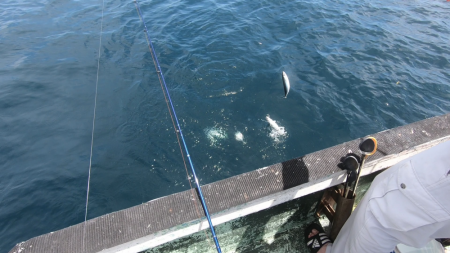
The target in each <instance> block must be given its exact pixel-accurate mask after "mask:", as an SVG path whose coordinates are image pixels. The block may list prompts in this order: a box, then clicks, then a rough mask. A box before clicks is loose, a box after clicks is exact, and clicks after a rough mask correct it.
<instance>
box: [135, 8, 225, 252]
mask: <svg viewBox="0 0 450 253" xmlns="http://www.w3.org/2000/svg"><path fill="white" fill-rule="evenodd" d="M134 4H135V5H136V10H137V12H138V14H139V18H140V19H141V21H142V23H143V25H144V28H145V35H146V36H147V43H148V45H149V49H150V53H151V54H152V57H153V63H154V64H155V67H156V72H157V74H158V77H159V80H160V82H162V83H163V84H164V89H165V90H166V94H167V97H168V99H169V102H170V107H171V109H172V113H173V116H174V118H175V122H176V124H177V127H178V129H177V130H176V131H177V132H178V133H179V134H180V136H181V140H182V141H183V145H184V150H185V151H186V156H187V158H188V160H189V164H190V166H191V171H192V175H193V177H194V181H195V185H196V186H197V191H198V195H199V196H200V201H201V203H202V207H203V210H204V211H205V215H206V219H207V220H208V223H209V228H210V229H211V233H212V236H213V239H214V243H215V244H216V248H217V252H219V253H222V250H221V249H220V245H219V241H218V240H217V236H216V232H215V231H214V226H213V224H212V221H211V217H210V215H209V211H208V207H207V206H206V202H205V199H204V198H203V193H202V189H201V188H200V183H199V182H198V178H197V175H196V173H195V169H194V165H193V164H192V159H191V156H190V155H189V151H188V148H187V145H186V141H185V140H184V136H183V132H182V131H181V127H180V123H179V122H178V118H177V114H176V112H175V108H174V107H173V104H172V99H171V98H170V94H169V89H168V88H167V85H166V81H165V79H164V75H163V73H162V71H161V67H160V66H159V62H158V58H157V56H156V51H155V49H154V47H153V44H152V41H151V39H150V35H149V33H148V29H147V25H146V24H145V21H144V18H143V17H142V12H141V8H140V7H139V3H138V2H137V0H134Z"/></svg>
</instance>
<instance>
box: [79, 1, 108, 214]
mask: <svg viewBox="0 0 450 253" xmlns="http://www.w3.org/2000/svg"><path fill="white" fill-rule="evenodd" d="M104 6H105V4H104V0H102V19H101V22H100V41H99V43H98V59H97V79H96V81H95V97H94V116H93V118H92V135H91V153H90V155H89V174H88V183H87V190H86V211H85V213H84V222H86V220H87V212H88V204H89V186H90V183H91V168H92V149H93V147H94V130H95V112H96V110H97V93H98V74H99V72H100V56H101V51H100V50H101V46H102V33H103V9H104Z"/></svg>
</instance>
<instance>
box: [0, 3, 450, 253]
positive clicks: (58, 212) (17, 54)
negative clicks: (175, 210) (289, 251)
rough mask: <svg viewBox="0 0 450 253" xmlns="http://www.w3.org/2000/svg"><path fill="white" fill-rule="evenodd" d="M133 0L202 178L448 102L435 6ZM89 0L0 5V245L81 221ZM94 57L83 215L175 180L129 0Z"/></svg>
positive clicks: (107, 20)
mask: <svg viewBox="0 0 450 253" xmlns="http://www.w3.org/2000/svg"><path fill="white" fill-rule="evenodd" d="M140 5H141V9H142V12H143V14H144V19H145V21H146V22H147V26H148V28H149V30H150V35H151V37H152V40H153V43H154V46H155V49H156V51H157V55H158V58H159V60H160V63H161V67H162V69H163V72H164V74H165V77H166V81H167V84H168V86H169V89H170V92H171V97H172V100H173V102H174V106H175V109H176V110H177V114H178V117H179V119H180V124H181V127H182V129H183V133H184V135H185V138H186V142H187V145H188V147H189V148H190V153H191V157H192V158H193V161H194V165H195V166H196V170H197V174H198V177H199V178H200V182H201V184H206V183H210V182H214V181H216V180H220V179H224V178H227V177H230V176H234V175H238V174H241V173H244V172H247V171H251V170H254V169H257V168H261V167H264V166H268V165H271V164H274V163H277V162H281V161H285V160H287V159H291V158H295V157H299V156H302V155H305V154H307V153H310V152H314V151H317V150H320V149H323V148H326V147H329V146H332V145H337V144H340V143H342V142H344V141H349V140H352V139H355V138H358V137H362V136H365V135H368V134H371V133H375V132H379V131H382V130H386V129H389V128H393V127H397V126H401V125H405V124H408V123H412V122H415V121H418V120H422V119H425V118H429V117H433V116H437V115H442V114H445V113H448V112H449V111H450V102H449V100H450V86H449V84H450V73H449V69H450V64H449V55H450V46H449V41H450V21H449V20H448V13H450V2H445V1H444V0H439V1H392V0H387V1H382V2H377V1H369V0H358V1H355V0H349V1H323V0H314V1H312V0H306V1H286V0H261V1H244V0H231V1H227V2H225V3H223V1H217V0H209V1H206V0H200V1H193V0H186V1H177V0H175V1H163V0H154V1H141V2H140ZM101 6H102V2H101V1H75V0H67V1H63V0H51V1H50V0H36V1H23V0H19V1H17V0H14V1H12V0H4V1H2V2H1V3H0V14H1V15H0V111H1V113H0V141H1V145H0V161H1V163H0V173H1V177H0V252H7V251H9V250H10V249H11V248H12V247H13V246H14V245H15V244H16V243H18V242H21V241H24V240H27V239H29V238H31V237H34V236H38V235H41V234H44V233H48V232H51V231H55V230H58V229H62V228H65V227H67V226H71V225H74V224H77V223H80V222H82V221H83V220H84V210H85V201H86V188H87V178H88V168H89V152H90V143H91V142H90V141H91V131H92V118H93V109H94V96H95V82H96V75H97V72H96V71H97V56H98V43H99V38H100V23H101V19H102V9H101ZM100 53H101V57H100V70H99V84H98V101H97V111H96V115H97V116H96V122H95V134H94V146H93V160H92V174H91V188H90V195H89V196H90V198H89V209H88V218H94V217H97V216H99V215H102V214H106V213H109V212H113V211H117V210H120V209H124V208H128V207H131V206H134V205H137V204H140V203H143V202H146V201H149V200H152V199H155V198H158V197H161V196H164V195H168V194H172V193H175V192H179V191H183V190H187V189H189V183H188V181H187V179H186V177H187V176H186V172H185V169H184V164H183V160H182V159H181V155H180V151H179V149H180V148H179V145H178V143H177V138H176V135H175V133H174V130H173V126H172V123H171V122H172V121H171V119H170V115H169V114H168V110H167V106H166V104H165V100H164V96H163V94H162V91H161V87H160V84H159V82H158V78H157V75H156V73H155V68H154V66H153V61H152V57H151V55H150V52H149V50H148V46H147V41H146V39H145V35H144V30H143V25H142V23H141V22H140V19H139V17H138V15H137V12H136V9H135V6H134V3H133V1H119V0H112V1H105V9H104V19H103V33H102V45H101V51H100ZM282 71H285V72H286V73H287V74H288V76H289V78H290V83H291V91H290V93H289V95H288V97H287V98H286V99H285V98H284V91H283V87H282V80H281V73H282ZM268 115H270V118H271V119H272V120H274V122H276V124H277V125H278V126H279V127H280V129H283V131H284V132H283V138H278V139H277V140H275V139H274V138H272V137H271V132H272V131H273V129H271V127H270V126H269V124H268V121H267V120H266V117H267V116H268ZM281 127H282V128H281ZM272 133H273V132H272Z"/></svg>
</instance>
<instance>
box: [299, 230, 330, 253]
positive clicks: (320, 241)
mask: <svg viewBox="0 0 450 253" xmlns="http://www.w3.org/2000/svg"><path fill="white" fill-rule="evenodd" d="M313 229H315V230H317V234H315V235H313V236H311V237H309V238H308V236H309V234H310V233H311V232H313ZM305 241H306V247H308V248H310V249H311V251H312V252H313V253H317V252H318V251H319V250H320V248H322V246H323V245H325V244H327V243H330V242H331V240H330V239H329V238H328V236H327V235H326V234H325V232H324V231H323V228H322V226H320V225H318V224H316V223H311V224H309V226H308V227H306V229H305Z"/></svg>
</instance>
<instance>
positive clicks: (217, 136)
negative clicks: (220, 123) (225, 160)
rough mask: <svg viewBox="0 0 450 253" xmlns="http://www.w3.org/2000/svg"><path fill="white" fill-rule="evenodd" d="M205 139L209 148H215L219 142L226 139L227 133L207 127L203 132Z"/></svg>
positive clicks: (219, 128) (218, 128)
mask: <svg viewBox="0 0 450 253" xmlns="http://www.w3.org/2000/svg"><path fill="white" fill-rule="evenodd" d="M204 132H205V134H206V138H208V140H209V141H210V142H211V146H216V145H217V144H218V142H219V141H221V140H224V139H226V138H228V135H227V133H226V132H225V130H224V129H223V128H221V127H209V128H206V129H205V130H204Z"/></svg>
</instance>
